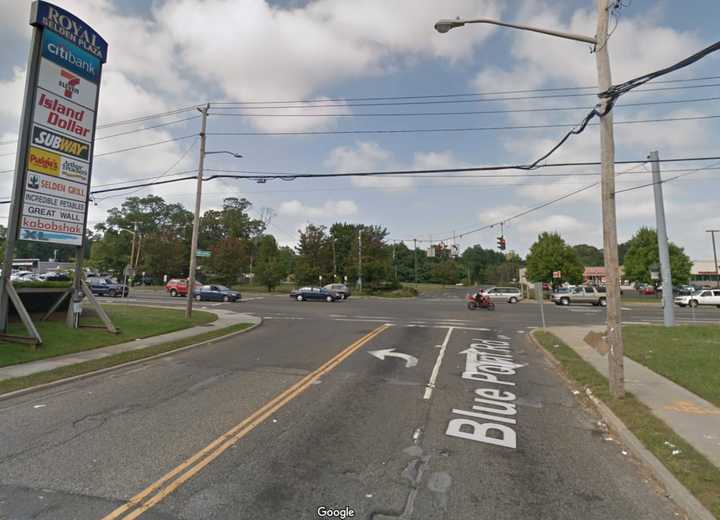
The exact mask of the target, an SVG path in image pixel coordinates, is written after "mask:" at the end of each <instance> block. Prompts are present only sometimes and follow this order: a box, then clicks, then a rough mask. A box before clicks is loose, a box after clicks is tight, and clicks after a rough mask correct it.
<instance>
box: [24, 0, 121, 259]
mask: <svg viewBox="0 0 720 520" xmlns="http://www.w3.org/2000/svg"><path fill="white" fill-rule="evenodd" d="M30 24H31V25H34V26H36V27H37V28H38V29H40V30H41V35H40V49H39V52H37V53H36V54H35V60H37V61H36V63H34V67H35V68H34V70H35V71H36V74H35V81H34V84H33V85H32V92H31V93H30V96H31V97H30V99H32V100H33V103H32V112H31V113H32V117H31V120H30V125H29V126H28V127H27V128H25V129H24V131H26V132H28V135H27V138H26V139H25V142H26V143H27V147H26V148H27V149H26V150H24V153H23V168H22V171H21V180H22V185H23V195H22V200H21V201H20V203H19V208H20V211H19V225H18V238H19V239H21V240H32V241H38V242H52V243H57V244H67V245H73V246H80V245H82V240H83V236H84V233H85V226H86V223H87V208H88V197H89V191H90V179H91V175H92V151H93V142H94V139H95V119H96V118H95V114H96V112H97V106H98V94H99V87H100V77H101V73H102V64H103V63H105V60H106V57H107V43H106V42H105V40H103V38H102V37H100V35H99V34H97V33H96V32H95V31H94V30H93V29H92V28H91V27H90V26H89V25H88V24H86V23H85V22H83V21H82V20H80V19H79V18H77V17H76V16H74V15H72V14H71V13H69V12H67V11H65V10H64V9H61V8H60V7H57V6H55V5H52V4H50V3H47V2H42V1H38V2H35V3H34V4H33V7H32V11H31V17H30Z"/></svg>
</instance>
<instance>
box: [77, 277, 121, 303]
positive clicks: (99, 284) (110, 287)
mask: <svg viewBox="0 0 720 520" xmlns="http://www.w3.org/2000/svg"><path fill="white" fill-rule="evenodd" d="M87 283H88V285H89V286H90V291H91V292H92V293H93V294H94V295H95V296H109V297H110V298H114V297H116V296H127V295H128V287H127V285H123V284H121V283H117V282H114V281H113V280H112V279H110V278H101V277H91V278H88V279H87Z"/></svg>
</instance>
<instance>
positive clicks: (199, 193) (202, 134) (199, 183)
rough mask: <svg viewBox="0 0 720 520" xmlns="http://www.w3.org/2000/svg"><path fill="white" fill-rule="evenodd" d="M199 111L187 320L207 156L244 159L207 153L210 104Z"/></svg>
mask: <svg viewBox="0 0 720 520" xmlns="http://www.w3.org/2000/svg"><path fill="white" fill-rule="evenodd" d="M198 110H199V111H200V113H201V114H202V127H201V130H200V159H199V163H198V174H197V186H196V193H195V214H194V217H193V231H192V241H191V243H190V272H189V274H188V286H187V303H186V306H185V319H188V320H189V319H190V318H191V317H192V305H193V294H192V293H193V289H194V288H195V270H196V269H197V245H198V236H199V235H200V203H201V199H202V183H203V167H204V165H205V156H206V155H213V154H220V153H225V154H228V155H232V156H233V157H235V158H238V159H240V158H242V155H240V154H239V153H235V152H229V151H227V150H218V151H213V152H206V151H205V140H206V137H207V135H206V133H205V129H206V128H207V116H208V112H209V111H210V103H208V104H207V105H205V106H204V107H202V108H200V107H198Z"/></svg>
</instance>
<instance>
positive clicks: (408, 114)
mask: <svg viewBox="0 0 720 520" xmlns="http://www.w3.org/2000/svg"><path fill="white" fill-rule="evenodd" d="M718 100H720V96H713V97H704V98H693V99H668V100H664V101H646V102H642V103H623V104H622V105H618V106H617V107H616V108H620V107H622V108H628V107H643V106H653V105H670V104H684V103H702V102H706V101H718ZM587 109H588V107H587V106H572V107H546V108H516V109H498V110H460V111H454V112H362V113H354V112H335V113H331V114H317V113H310V114H287V113H286V114H259V113H258V114H256V113H247V112H233V113H229V112H212V113H211V115H213V116H221V117H411V116H424V117H426V116H467V115H483V114H521V113H534V112H560V111H563V112H567V111H573V110H587Z"/></svg>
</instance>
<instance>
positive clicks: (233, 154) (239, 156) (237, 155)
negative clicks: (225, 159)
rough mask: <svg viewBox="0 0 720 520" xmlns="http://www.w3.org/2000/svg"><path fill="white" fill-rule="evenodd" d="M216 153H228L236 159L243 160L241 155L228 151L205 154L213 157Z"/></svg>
mask: <svg viewBox="0 0 720 520" xmlns="http://www.w3.org/2000/svg"><path fill="white" fill-rule="evenodd" d="M216 153H226V154H228V155H232V156H233V157H236V158H237V159H242V155H240V154H239V153H235V152H229V151H227V150H218V151H217V152H205V155H212V154H216Z"/></svg>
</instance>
